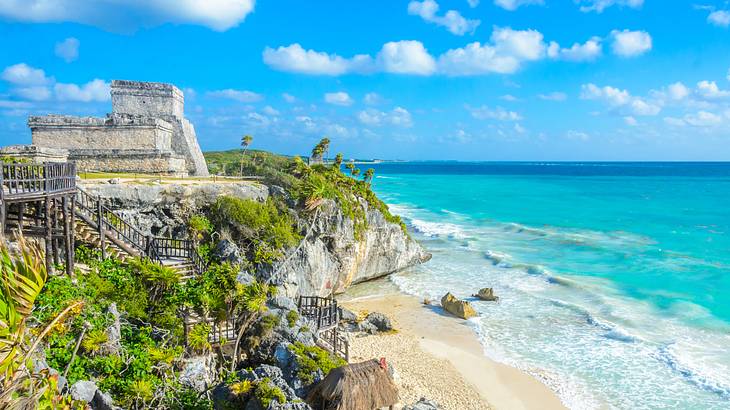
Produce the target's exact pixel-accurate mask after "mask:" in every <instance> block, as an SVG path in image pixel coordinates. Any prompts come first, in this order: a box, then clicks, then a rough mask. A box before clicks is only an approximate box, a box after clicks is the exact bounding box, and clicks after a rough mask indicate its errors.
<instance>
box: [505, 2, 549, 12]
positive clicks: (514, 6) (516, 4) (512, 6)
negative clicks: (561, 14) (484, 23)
mask: <svg viewBox="0 0 730 410" xmlns="http://www.w3.org/2000/svg"><path fill="white" fill-rule="evenodd" d="M531 4H539V5H542V4H545V2H544V1H543V0H494V5H496V6H499V7H501V8H503V9H505V10H509V11H515V10H517V9H518V8H519V7H521V6H529V5H531Z"/></svg>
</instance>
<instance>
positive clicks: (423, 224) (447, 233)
mask: <svg viewBox="0 0 730 410" xmlns="http://www.w3.org/2000/svg"><path fill="white" fill-rule="evenodd" d="M410 225H411V226H412V227H413V229H414V230H415V231H416V232H418V233H420V234H422V235H424V236H427V237H430V238H436V237H447V238H455V239H463V238H464V237H465V236H466V235H465V233H464V230H463V228H462V227H460V226H458V225H455V224H452V223H447V222H429V221H424V220H421V219H415V218H413V219H410Z"/></svg>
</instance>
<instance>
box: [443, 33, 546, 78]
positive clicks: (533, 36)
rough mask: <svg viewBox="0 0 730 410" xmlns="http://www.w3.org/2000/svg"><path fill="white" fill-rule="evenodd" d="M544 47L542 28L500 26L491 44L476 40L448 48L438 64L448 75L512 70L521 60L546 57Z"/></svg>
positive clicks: (508, 72)
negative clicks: (518, 28)
mask: <svg viewBox="0 0 730 410" xmlns="http://www.w3.org/2000/svg"><path fill="white" fill-rule="evenodd" d="M545 49H546V46H545V43H544V42H543V35H542V33H540V32H539V31H536V30H512V29H511V28H498V27H497V28H495V29H494V31H493V32H492V37H491V44H480V43H479V42H474V43H471V44H468V45H467V46H466V47H464V48H456V49H451V50H448V51H447V52H445V53H444V54H442V55H441V56H440V57H439V60H438V65H439V69H440V71H441V72H443V73H444V74H447V75H477V74H486V73H501V74H511V73H514V72H515V71H517V70H519V69H520V67H521V66H522V63H524V62H526V61H535V60H539V59H541V58H543V57H544V56H545Z"/></svg>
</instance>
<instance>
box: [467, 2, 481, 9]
mask: <svg viewBox="0 0 730 410" xmlns="http://www.w3.org/2000/svg"><path fill="white" fill-rule="evenodd" d="M466 2H467V3H469V7H471V8H474V7H476V6H478V5H479V0H466Z"/></svg>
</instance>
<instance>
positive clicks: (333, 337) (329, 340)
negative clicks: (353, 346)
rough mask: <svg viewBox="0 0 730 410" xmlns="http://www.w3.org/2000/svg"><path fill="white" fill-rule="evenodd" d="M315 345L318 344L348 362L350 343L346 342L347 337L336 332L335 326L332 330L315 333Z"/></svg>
mask: <svg viewBox="0 0 730 410" xmlns="http://www.w3.org/2000/svg"><path fill="white" fill-rule="evenodd" d="M317 343H319V344H320V345H321V346H322V347H323V348H325V349H327V350H329V351H330V352H332V353H334V354H336V355H337V356H340V357H341V358H343V359H345V361H347V362H349V361H350V342H349V341H348V340H347V337H345V336H344V335H343V334H342V333H340V331H339V330H337V327H336V326H335V327H333V328H332V329H328V330H323V331H321V332H319V333H317Z"/></svg>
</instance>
